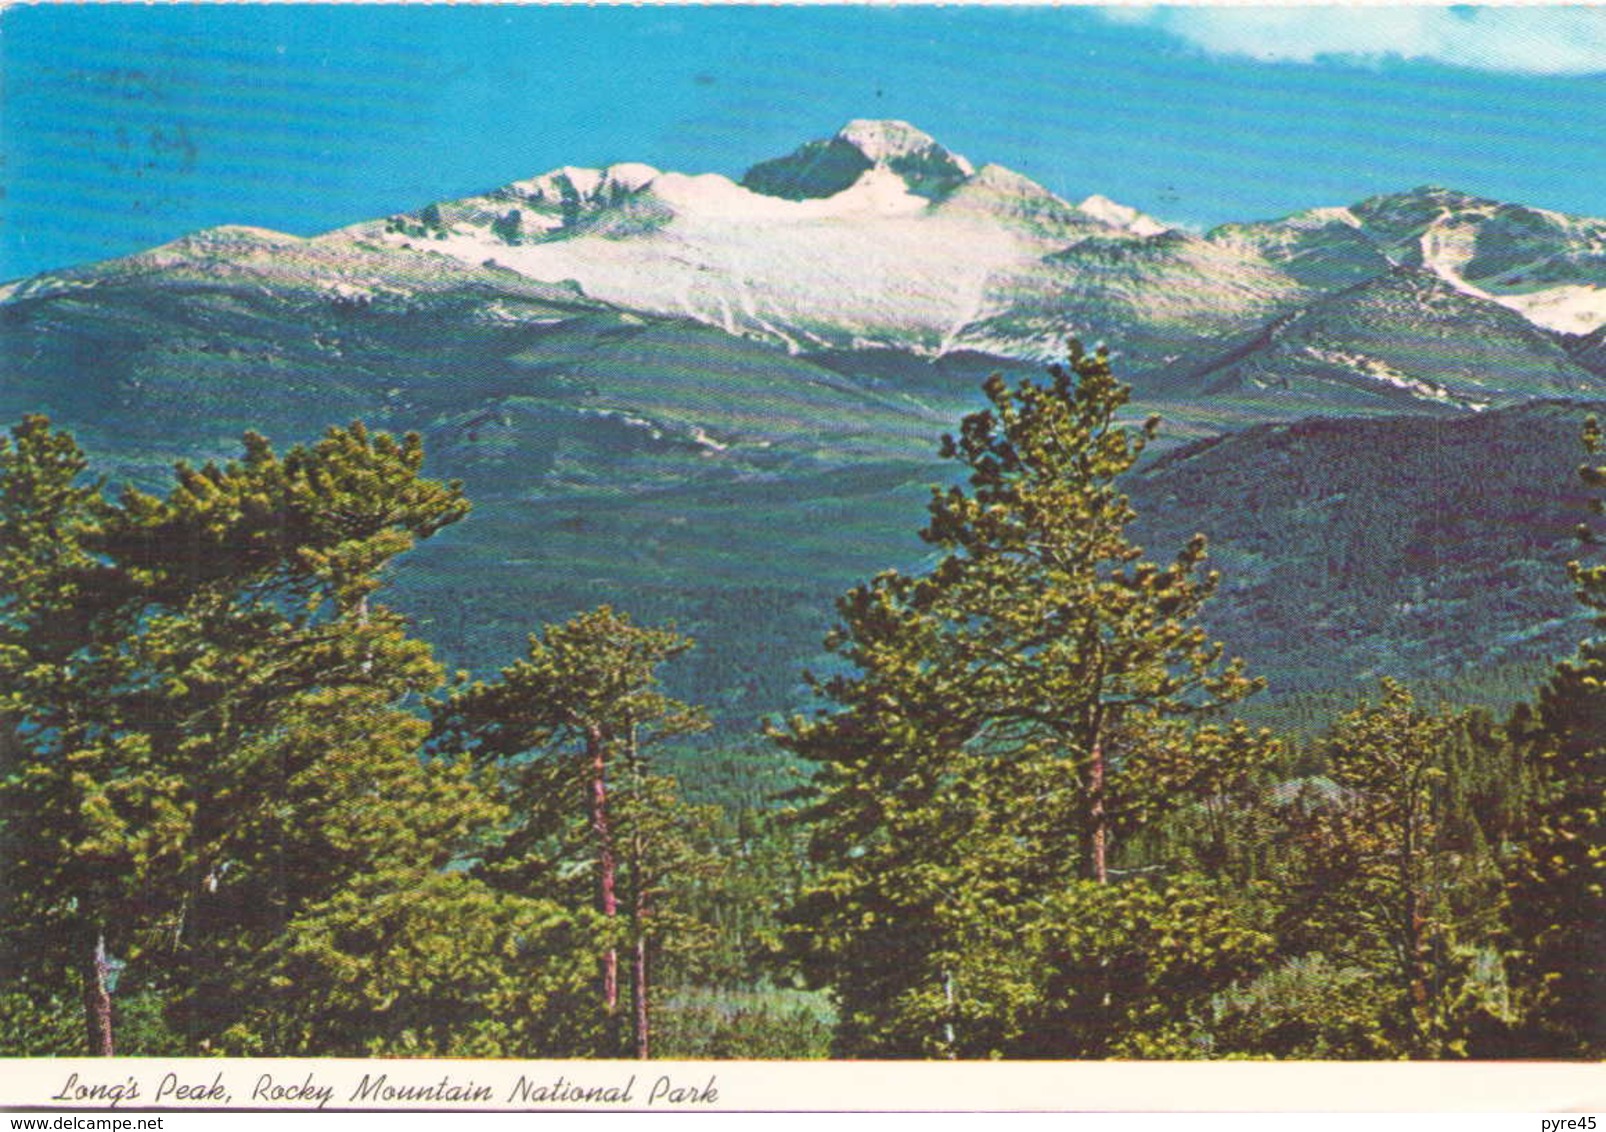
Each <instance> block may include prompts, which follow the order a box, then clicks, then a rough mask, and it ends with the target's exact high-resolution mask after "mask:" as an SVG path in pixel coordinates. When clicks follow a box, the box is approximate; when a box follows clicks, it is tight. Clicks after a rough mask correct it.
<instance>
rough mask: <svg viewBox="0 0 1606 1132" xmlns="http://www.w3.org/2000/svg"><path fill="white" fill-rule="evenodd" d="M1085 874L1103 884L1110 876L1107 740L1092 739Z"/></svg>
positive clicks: (1084, 875) (1083, 872)
mask: <svg viewBox="0 0 1606 1132" xmlns="http://www.w3.org/2000/svg"><path fill="white" fill-rule="evenodd" d="M1082 837H1083V844H1084V846H1085V848H1084V851H1083V861H1082V877H1083V879H1084V880H1095V881H1098V882H1099V883H1100V884H1105V883H1108V881H1109V879H1110V871H1109V865H1108V861H1107V859H1106V858H1107V854H1108V829H1107V823H1106V821H1105V816H1104V741H1103V740H1102V739H1095V740H1093V746H1092V751H1091V753H1090V755H1089V758H1088V765H1087V829H1086V830H1085V831H1084V833H1083V835H1082Z"/></svg>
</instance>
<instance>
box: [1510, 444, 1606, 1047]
mask: <svg viewBox="0 0 1606 1132" xmlns="http://www.w3.org/2000/svg"><path fill="white" fill-rule="evenodd" d="M1584 444H1585V447H1586V450H1587V451H1588V453H1589V454H1590V456H1591V457H1598V456H1599V454H1600V453H1601V452H1602V451H1603V449H1606V439H1603V436H1602V432H1601V429H1600V425H1599V423H1598V421H1597V420H1596V419H1595V418H1593V417H1591V418H1589V420H1588V421H1587V422H1586V424H1585V428H1584ZM1579 478H1580V479H1581V480H1582V482H1583V484H1584V485H1585V487H1586V488H1587V489H1588V490H1589V491H1590V492H1591V493H1592V495H1591V498H1590V500H1589V508H1590V512H1591V514H1593V515H1601V514H1606V494H1603V489H1606V466H1601V465H1596V464H1594V463H1586V464H1584V465H1583V467H1581V468H1580V469H1579ZM1578 533H1579V536H1580V540H1581V542H1582V543H1583V544H1584V545H1585V547H1587V548H1593V547H1595V546H1598V540H1599V538H1600V535H1599V533H1598V532H1597V530H1596V529H1595V526H1594V525H1592V524H1591V523H1590V522H1587V521H1586V522H1585V523H1583V524H1581V525H1580V527H1579V532H1578ZM1569 572H1570V574H1571V576H1572V579H1573V582H1574V584H1575V585H1576V587H1577V594H1578V600H1579V601H1580V602H1582V603H1583V604H1584V606H1586V607H1587V608H1589V609H1590V610H1593V611H1594V617H1593V619H1592V625H1593V627H1594V628H1595V629H1596V630H1597V631H1606V562H1596V563H1593V564H1590V563H1585V562H1583V561H1576V562H1573V563H1571V564H1570V565H1569ZM1514 730H1515V731H1517V732H1518V735H1517V738H1518V740H1519V742H1522V743H1523V745H1524V747H1525V749H1526V751H1527V752H1528V754H1529V758H1530V762H1531V765H1532V767H1533V769H1534V772H1535V774H1536V776H1537V778H1538V780H1539V790H1540V803H1539V806H1538V807H1537V810H1536V812H1535V814H1534V816H1533V819H1532V822H1531V824H1530V827H1529V828H1528V830H1526V831H1525V833H1524V835H1523V837H1522V839H1521V844H1520V851H1519V853H1518V854H1517V856H1516V858H1515V859H1514V861H1513V863H1512V867H1511V870H1510V897H1511V905H1512V910H1511V915H1512V934H1513V937H1514V943H1515V955H1514V957H1513V958H1514V962H1513V964H1512V973H1513V980H1514V982H1515V983H1516V985H1517V988H1518V990H1519V993H1520V995H1521V998H1522V1000H1523V1007H1524V1009H1525V1012H1526V1015H1527V1021H1526V1025H1525V1027H1524V1028H1523V1031H1522V1032H1521V1034H1520V1035H1519V1043H1520V1045H1519V1049H1518V1051H1517V1052H1519V1053H1521V1054H1523V1055H1526V1056H1531V1057H1534V1056H1537V1057H1592V1058H1593V1057H1600V1056H1602V1054H1603V1053H1606V970H1603V968H1602V956H1606V836H1603V829H1602V820H1603V816H1606V636H1596V637H1593V638H1591V639H1589V640H1586V641H1585V642H1583V644H1582V645H1580V646H1579V649H1578V653H1577V655H1576V656H1575V657H1573V658H1572V659H1570V660H1567V661H1563V662H1561V663H1560V664H1558V665H1557V666H1556V671H1555V674H1554V675H1553V676H1552V678H1551V680H1550V682H1549V683H1548V684H1547V685H1546V686H1545V687H1544V688H1543V689H1542V690H1541V692H1540V695H1539V702H1538V705H1537V710H1536V711H1535V712H1533V713H1524V715H1522V716H1520V717H1519V720H1518V721H1517V724H1516V726H1515V727H1514Z"/></svg>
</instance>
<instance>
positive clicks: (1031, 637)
mask: <svg viewBox="0 0 1606 1132" xmlns="http://www.w3.org/2000/svg"><path fill="white" fill-rule="evenodd" d="M985 389H986V393H987V397H988V399H989V401H990V402H991V405H992V407H991V408H990V409H988V410H986V411H984V412H981V413H977V414H973V415H972V416H969V417H967V418H966V419H965V421H964V424H963V429H962V432H961V435H960V438H959V439H958V440H954V439H952V438H945V440H944V444H943V451H944V455H945V456H947V457H949V458H953V459H957V460H958V461H959V462H960V463H961V464H962V465H963V467H964V468H965V469H966V470H967V471H968V473H969V475H968V489H966V488H961V487H955V488H952V489H948V490H943V489H937V490H935V491H934V493H933V498H932V500H931V504H930V521H929V523H928V525H927V527H926V529H925V530H924V531H922V537H923V538H924V539H925V540H926V541H928V542H930V543H932V544H933V545H935V546H936V547H937V548H938V549H939V550H940V551H941V554H942V557H941V558H940V560H939V561H938V563H937V564H936V566H935V567H934V568H933V569H932V570H931V571H930V573H928V574H926V575H924V576H920V577H911V576H908V575H904V574H901V573H897V572H888V573H884V574H882V575H880V576H878V577H877V578H875V579H874V580H873V581H872V582H870V583H869V584H867V585H864V586H861V587H859V588H858V589H856V590H854V591H852V592H851V593H849V594H848V595H847V596H846V597H844V598H843V599H842V600H841V602H840V603H839V606H838V608H839V612H840V614H841V616H842V619H843V624H842V627H841V628H839V629H838V630H837V631H836V632H835V633H833V634H832V636H831V637H830V639H829V640H828V642H827V645H828V647H829V648H830V649H831V650H832V651H833V652H835V653H837V654H838V655H839V656H840V657H842V658H843V660H845V661H846V662H847V663H848V664H849V665H851V667H852V671H851V672H849V673H845V674H843V675H840V676H837V677H834V678H831V679H828V680H823V681H819V682H818V683H817V688H818V690H819V691H820V692H821V693H822V694H823V695H825V696H826V697H827V698H829V699H830V700H832V701H834V702H835V703H836V704H837V705H838V706H839V708H840V710H839V711H837V712H836V713H835V714H822V715H820V716H819V717H817V718H815V719H812V720H805V719H797V720H794V721H793V722H792V723H791V725H790V727H789V729H788V730H786V731H785V732H782V733H779V734H778V736H777V737H778V740H779V742H780V743H781V745H782V746H783V747H784V748H785V749H786V750H788V751H790V752H792V753H794V754H796V755H798V756H800V757H802V758H804V759H807V760H810V761H812V762H814V763H816V764H818V767H819V769H818V772H817V774H816V777H815V780H814V786H815V790H816V795H815V798H814V800H813V801H812V803H811V804H810V805H809V806H808V807H807V808H806V809H804V810H803V816H804V818H805V819H806V820H808V821H811V822H812V823H814V824H813V832H812V835H811V841H810V856H811V860H812V861H813V863H814V864H815V866H816V868H817V872H816V873H815V875H814V876H813V877H812V878H811V879H810V880H809V881H808V882H807V884H806V885H805V888H804V890H803V892H802V893H801V895H800V897H799V899H798V901H797V903H796V905H795V906H794V908H793V909H792V910H791V912H790V913H789V915H788V924H789V930H788V933H787V938H788V941H789V943H790V946H791V947H792V949H793V953H794V955H795V956H796V958H797V960H798V961H799V963H800V965H801V967H802V970H803V971H804V972H805V974H806V976H807V977H808V978H810V979H811V980H812V981H814V982H815V984H816V985H821V986H830V987H831V988H832V989H833V991H834V993H835V994H836V995H837V997H838V1001H839V1005H840V1007H841V1023H840V1026H839V1029H838V1034H837V1042H838V1050H839V1052H843V1053H849V1054H854V1055H862V1054H874V1055H882V1056H886V1055H893V1056H917V1055H929V1054H932V1053H936V1052H947V1053H950V1054H960V1055H964V1056H981V1055H986V1054H987V1053H992V1052H996V1051H997V1050H998V1049H1000V1048H1002V1046H1003V1045H1004V1044H1005V1043H1007V1042H1008V1041H1010V1040H1012V1039H1011V1037H1010V1033H1009V1032H1008V1023H1007V1021H1006V1022H1003V1023H1001V1025H1003V1026H1004V1028H1003V1029H996V1028H995V1029H992V1030H989V1031H988V1032H986V1034H985V1035H984V1036H978V1037H976V1038H975V1039H974V1040H972V1038H971V1037H970V1036H969V1035H968V1034H967V1035H961V1036H953V1037H950V1036H949V1035H950V1029H951V1028H952V1027H951V1026H950V1023H952V1022H953V1020H954V1019H955V1018H957V1017H958V1016H959V1014H965V1013H966V1010H967V1008H966V1006H965V1003H966V1002H971V1003H973V1004H974V1008H973V1009H970V1010H969V1013H968V1014H967V1017H969V1016H974V1017H975V1018H977V1019H979V1018H981V1017H983V1016H986V1015H989V1014H991V1015H992V1016H994V1017H996V1018H998V1019H1008V1018H1010V1017H1012V1016H1016V1015H1018V1013H1019V1006H1018V1004H1021V1003H1025V1002H1027V1001H1029V1000H1030V998H1031V995H1032V993H1033V992H1032V990H1031V988H1032V987H1034V986H1037V985H1039V984H1040V983H1041V982H1042V979H1043V977H1044V973H1043V972H1042V971H1041V970H1040V969H1036V968H1034V967H1033V966H1032V964H1031V961H1030V959H1029V958H1028V957H1026V956H1025V955H1024V954H1023V953H1020V952H1019V950H1018V949H1013V950H1012V949H1011V947H1010V946H1009V943H1008V940H1007V938H1005V939H1002V940H996V939H994V938H993V936H994V935H995V934H996V933H997V932H999V931H1003V930H1004V929H1003V928H1002V927H1001V925H1003V924H1005V923H1008V924H1010V929H1009V930H1010V931H1014V932H1018V931H1025V930H1027V927H1028V925H1026V924H1024V923H1020V922H1016V921H1015V920H1014V919H1012V917H1016V916H1018V915H1020V914H1021V911H1020V910H1021V909H1022V908H1026V907H1032V908H1041V907H1043V905H1042V904H1041V902H1042V901H1044V900H1046V899H1047V898H1048V897H1049V895H1050V894H1052V893H1054V892H1057V891H1060V890H1061V889H1062V888H1063V887H1064V886H1065V885H1066V884H1067V883H1068V882H1069V881H1070V880H1071V879H1072V878H1074V877H1077V876H1081V877H1083V878H1087V879H1091V880H1096V881H1103V880H1104V879H1105V877H1106V871H1107V864H1106V853H1107V845H1108V841H1109V839H1110V838H1111V837H1112V835H1117V834H1119V833H1121V832H1122V831H1125V830H1128V829H1131V828H1133V827H1135V826H1138V825H1141V824H1142V823H1144V822H1145V821H1148V820H1150V819H1151V818H1152V817H1153V816H1154V815H1155V814H1156V813H1158V812H1160V811H1162V810H1163V809H1165V808H1166V807H1168V806H1173V805H1176V804H1178V802H1179V801H1180V800H1181V799H1183V798H1186V797H1197V796H1200V795H1204V794H1209V793H1212V792H1215V791H1217V790H1219V789H1222V788H1223V787H1224V786H1225V785H1226V784H1228V783H1229V782H1231V781H1233V780H1235V779H1236V778H1238V777H1240V776H1242V775H1243V774H1245V773H1248V772H1249V771H1250V770H1252V769H1253V768H1254V767H1255V766H1258V765H1260V764H1262V763H1264V762H1265V760H1266V759H1267V758H1268V757H1269V755H1270V748H1269V745H1268V744H1267V743H1266V742H1265V741H1264V740H1261V739H1257V738H1256V737H1254V736H1251V735H1249V734H1248V733H1247V732H1246V731H1245V730H1243V729H1242V728H1236V727H1235V728H1231V729H1225V730H1224V729H1220V728H1215V727H1196V726H1193V725H1192V724H1191V723H1190V722H1189V719H1188V717H1189V716H1191V715H1194V714H1197V713H1198V712H1200V711H1203V710H1206V709H1208V708H1211V707H1215V706H1218V705H1221V704H1224V703H1228V702H1232V701H1234V700H1237V699H1239V698H1241V697H1242V696H1244V695H1246V694H1248V693H1249V692H1251V691H1253V690H1254V689H1255V687H1256V686H1257V685H1256V683H1255V682H1253V681H1251V680H1249V679H1248V678H1247V677H1245V676H1244V675H1243V673H1242V669H1241V665H1240V664H1238V663H1237V662H1234V663H1232V664H1228V665H1224V666H1223V665H1221V664H1220V663H1219V662H1220V659H1221V651H1222V650H1221V647H1220V646H1219V645H1215V644H1211V643H1210V642H1209V641H1208V640H1207V639H1206V637H1205V635H1204V633H1203V631H1202V630H1200V629H1199V628H1198V627H1197V626H1195V625H1192V624H1190V622H1191V620H1192V618H1193V617H1194V615H1195V614H1196V612H1197V610H1198V609H1199V607H1200V605H1201V604H1202V603H1203V602H1204V601H1205V599H1206V598H1207V597H1208V596H1209V594H1210V593H1211V592H1212V590H1213V589H1214V588H1215V585H1216V578H1215V577H1214V576H1213V575H1207V574H1205V573H1204V572H1203V568H1202V563H1203V559H1204V553H1205V551H1204V541H1203V539H1202V538H1195V539H1193V540H1191V541H1190V542H1189V544H1188V545H1187V547H1186V548H1185V549H1184V550H1183V551H1182V552H1181V553H1180V554H1179V555H1178V556H1177V558H1176V560H1175V561H1174V562H1173V563H1172V564H1171V565H1169V566H1166V567H1159V566H1154V565H1152V564H1149V563H1145V562H1141V561H1139V558H1140V551H1139V550H1138V549H1137V548H1136V547H1135V546H1133V545H1132V544H1131V542H1130V541H1129V540H1128V539H1127V537H1126V527H1127V525H1128V524H1129V523H1130V521H1131V520H1132V518H1133V512H1132V509H1131V507H1130V506H1129V505H1128V503H1127V501H1126V498H1125V497H1124V496H1123V495H1122V494H1121V493H1120V491H1119V490H1118V489H1117V487H1116V485H1115V481H1116V479H1117V478H1118V477H1119V476H1121V475H1122V474H1123V473H1124V472H1126V471H1128V470H1129V469H1131V467H1132V466H1133V464H1134V463H1135V462H1136V461H1137V459H1138V457H1139V455H1140V453H1141V452H1142V450H1143V448H1144V446H1145V445H1146V443H1147V442H1148V440H1149V439H1150V438H1151V437H1152V436H1153V434H1154V431H1155V429H1156V427H1157V422H1155V421H1152V420H1151V421H1150V422H1148V423H1147V424H1146V425H1145V426H1144V427H1143V428H1142V429H1141V430H1137V431H1134V430H1132V429H1129V428H1127V427H1124V426H1122V425H1120V424H1118V423H1117V421H1116V415H1117V413H1118V412H1119V411H1120V410H1121V409H1122V408H1123V407H1124V406H1125V404H1126V403H1127V390H1126V389H1125V387H1123V386H1121V385H1120V384H1119V383H1118V382H1116V381H1115V379H1114V377H1113V375H1112V374H1111V371H1110V367H1109V364H1108V361H1107V359H1106V357H1105V356H1104V355H1103V354H1102V353H1101V354H1099V355H1098V356H1087V355H1084V354H1082V353H1081V351H1080V349H1079V348H1078V347H1076V345H1075V344H1074V343H1073V344H1072V353H1071V362H1070V365H1069V367H1058V366H1057V367H1054V369H1052V370H1051V371H1050V378H1049V380H1048V381H1047V382H1037V381H1033V380H1031V379H1027V380H1024V381H1022V382H1021V384H1020V385H1019V386H1018V387H1016V388H1014V389H1011V388H1009V387H1008V386H1007V385H1006V383H1005V382H1004V381H1003V379H1002V378H999V377H994V378H992V379H990V380H989V381H988V382H987V384H986V387H985ZM978 953H979V954H986V955H988V956H989V958H990V960H993V962H991V963H990V964H989V968H988V970H987V972H986V973H985V974H982V973H977V974H975V975H973V976H970V977H968V978H967V980H966V989H965V990H964V991H963V992H962V994H963V996H965V997H964V998H960V997H956V996H958V995H960V994H961V992H959V991H956V990H955V989H954V988H955V978H956V966H957V965H958V964H959V963H960V962H961V961H963V960H964V959H965V957H966V956H968V955H972V954H978ZM967 969H968V968H967ZM983 983H985V984H986V986H987V987H988V988H989V989H987V990H986V991H985V993H984V992H983V991H982V990H981V989H980V988H981V984H983ZM1011 1004H1016V1005H1011ZM953 1033H954V1034H956V1035H957V1034H958V1030H957V1029H953Z"/></svg>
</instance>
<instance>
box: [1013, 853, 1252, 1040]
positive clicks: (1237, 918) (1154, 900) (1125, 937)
mask: <svg viewBox="0 0 1606 1132" xmlns="http://www.w3.org/2000/svg"><path fill="white" fill-rule="evenodd" d="M1046 903H1047V906H1046V907H1045V909H1044V913H1043V915H1042V917H1041V919H1040V920H1038V922H1037V923H1036V924H1035V925H1034V928H1033V930H1034V933H1035V936H1036V938H1035V940H1034V944H1035V946H1038V947H1041V948H1043V949H1045V951H1046V964H1045V965H1046V967H1047V969H1048V970H1050V971H1051V972H1052V976H1051V978H1050V979H1049V980H1048V983H1047V985H1046V987H1045V988H1044V994H1043V996H1042V1002H1041V1005H1039V1006H1038V1007H1037V1008H1036V1009H1035V1010H1034V1011H1033V1013H1032V1018H1031V1022H1030V1024H1029V1025H1027V1026H1025V1027H1023V1033H1022V1035H1021V1037H1020V1039H1018V1041H1017V1043H1016V1044H1015V1045H1014V1046H1013V1047H1012V1048H1011V1049H1010V1050H1009V1051H1007V1052H1008V1053H1009V1054H1011V1055H1014V1056H1035V1057H1080V1058H1102V1057H1142V1058H1197V1057H1204V1056H1209V1053H1210V1048H1209V1045H1208V1033H1209V1031H1208V1024H1209V1021H1210V1001H1211V997H1212V996H1213V995H1215V994H1217V993H1218V992H1220V991H1223V990H1225V989H1226V988H1227V987H1229V986H1231V985H1232V984H1234V983H1236V982H1239V981H1240V980H1243V979H1246V978H1247V977H1248V976H1249V975H1251V974H1252V973H1254V972H1255V971H1256V970H1258V969H1259V968H1260V967H1261V966H1263V965H1264V963H1265V962H1266V960H1267V959H1268V958H1269V956H1270V954H1271V946H1272V937H1271V935H1270V934H1269V933H1267V932H1266V931H1265V930H1264V929H1262V928H1260V927H1257V926H1256V924H1255V922H1254V921H1255V920H1256V919H1257V918H1258V917H1257V915H1256V914H1255V913H1254V911H1253V909H1251V908H1250V907H1248V906H1245V905H1241V904H1240V905H1235V904H1234V903H1233V902H1230V901H1226V900H1223V899H1222V898H1221V897H1220V895H1218V893H1217V892H1216V891H1214V886H1213V885H1212V884H1210V882H1208V881H1206V880H1204V879H1203V878H1200V877H1188V876H1182V877H1178V878H1176V879H1174V880H1170V881H1166V882H1161V883H1155V882H1150V881H1147V880H1144V879H1142V878H1138V879H1133V880H1128V881H1122V882H1118V883H1114V884H1105V885H1100V884H1097V883H1094V882H1091V881H1079V882H1077V883H1076V884H1075V885H1073V886H1071V887H1070V888H1068V889H1066V890H1065V891H1063V892H1060V893H1056V894H1055V895H1054V896H1053V897H1051V898H1050V899H1049V900H1048V901H1047V902H1046Z"/></svg>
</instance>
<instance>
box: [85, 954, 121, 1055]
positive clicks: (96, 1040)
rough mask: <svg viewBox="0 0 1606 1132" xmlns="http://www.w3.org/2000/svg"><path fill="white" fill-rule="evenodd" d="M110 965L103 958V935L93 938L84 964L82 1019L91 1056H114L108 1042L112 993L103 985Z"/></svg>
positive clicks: (110, 1027) (110, 1036)
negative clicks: (85, 1027) (93, 945)
mask: <svg viewBox="0 0 1606 1132" xmlns="http://www.w3.org/2000/svg"><path fill="white" fill-rule="evenodd" d="M110 972H111V964H110V963H109V962H108V961H107V959H106V936H105V934H104V933H101V934H99V935H97V936H96V938H95V950H94V952H93V953H92V954H91V955H90V958H89V961H88V962H86V963H85V964H84V1022H85V1024H86V1026H87V1027H88V1037H89V1052H90V1055H91V1056H94V1057H115V1056H116V1047H115V1046H114V1044H113V1042H112V996H111V990H110V989H109V988H108V986H107V976H108V975H109V974H110Z"/></svg>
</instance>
